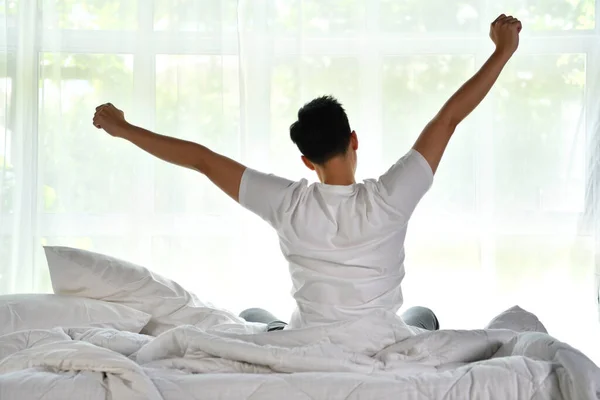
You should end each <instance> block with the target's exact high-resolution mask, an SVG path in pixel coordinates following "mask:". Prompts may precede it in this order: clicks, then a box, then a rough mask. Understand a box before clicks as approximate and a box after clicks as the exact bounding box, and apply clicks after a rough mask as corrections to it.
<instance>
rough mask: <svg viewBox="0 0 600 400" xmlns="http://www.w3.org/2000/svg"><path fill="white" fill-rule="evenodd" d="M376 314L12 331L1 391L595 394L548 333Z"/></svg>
mask: <svg viewBox="0 0 600 400" xmlns="http://www.w3.org/2000/svg"><path fill="white" fill-rule="evenodd" d="M382 321H383V320H380V319H377V318H376V317H374V318H372V319H370V320H361V321H354V322H347V323H339V324H335V325H333V326H328V327H323V328H319V329H309V330H289V331H280V332H271V333H261V332H257V329H255V328H256V326H252V325H250V326H243V325H237V324H235V325H234V324H231V325H219V326H212V327H204V328H199V327H197V326H181V327H178V328H175V329H173V330H170V331H167V332H165V333H163V334H161V335H160V336H158V337H156V338H153V337H150V336H145V335H139V334H134V333H128V332H120V331H116V330H111V329H102V328H70V329H66V328H55V329H52V330H30V331H21V332H15V333H12V334H9V335H5V336H2V337H0V398H1V399H2V400H12V399H18V400H25V399H45V400H54V399H61V400H64V399H70V398H77V399H80V398H86V399H96V398H98V399H101V398H102V399H105V398H112V399H127V400H136V399H151V400H152V399H157V400H159V399H160V400H162V399H165V400H171V399H173V400H174V399H178V400H179V399H183V400H185V399H190V400H191V399H214V398H219V399H270V398H273V399H275V398H277V399H280V398H281V397H282V396H284V395H285V398H286V400H293V399H358V398H369V399H375V398H411V399H423V400H424V399H428V400H429V399H445V400H449V399H465V398H478V399H513V398H514V399H517V398H518V399H548V398H552V399H583V400H586V399H594V400H596V399H600V370H599V369H598V368H597V366H596V365H594V364H593V363H592V362H591V361H590V360H589V359H588V358H587V357H585V356H584V355H583V354H581V353H580V352H578V351H577V350H575V349H573V348H571V347H570V346H568V345H567V344H565V343H561V342H558V341H556V340H555V339H553V338H552V337H551V336H548V335H547V334H545V333H540V332H523V333H517V332H515V331H512V330H503V329H493V330H479V331H439V332H428V333H423V334H418V335H414V334H413V333H412V332H411V331H410V330H409V329H407V327H406V326H405V325H402V324H398V325H393V324H392V325H389V324H383V323H381V322H382ZM512 327H513V329H514V325H513V326H512Z"/></svg>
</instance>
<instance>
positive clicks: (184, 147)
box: [94, 103, 246, 202]
mask: <svg viewBox="0 0 600 400" xmlns="http://www.w3.org/2000/svg"><path fill="white" fill-rule="evenodd" d="M94 126H96V127H97V128H99V129H104V130H105V131H106V132H108V133H109V134H110V135H112V136H115V137H120V138H123V139H125V140H128V141H129V142H131V143H133V144H134V145H136V146H137V147H139V148H141V149H142V150H144V151H146V152H148V153H150V154H152V155H153V156H155V157H158V158H160V159H161V160H164V161H167V162H169V163H171V164H175V165H179V166H182V167H186V168H190V169H193V170H196V171H198V172H200V173H202V174H204V175H206V176H207V177H208V179H210V180H211V181H212V182H213V183H214V184H215V185H217V186H218V187H219V188H220V189H221V190H223V191H224V192H225V193H227V194H228V195H229V197H231V198H232V199H234V200H235V201H237V202H239V201H240V199H239V191H240V183H241V181H242V176H243V175H244V171H245V170H246V167H245V166H244V165H242V164H240V163H238V162H237V161H234V160H232V159H230V158H228V157H225V156H223V155H221V154H218V153H215V152H214V151H212V150H210V149H208V148H207V147H205V146H202V145H201V144H198V143H194V142H189V141H187V140H181V139H177V138H173V137H169V136H164V135H160V134H157V133H154V132H151V131H149V130H146V129H144V128H140V127H138V126H135V125H132V124H130V123H128V122H127V121H126V120H125V117H124V114H123V112H122V111H121V110H119V109H117V108H116V107H115V106H113V105H112V104H110V103H109V104H105V105H102V106H100V107H98V108H97V109H96V114H95V115H94Z"/></svg>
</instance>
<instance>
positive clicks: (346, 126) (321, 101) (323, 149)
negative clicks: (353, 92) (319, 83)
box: [290, 96, 352, 165]
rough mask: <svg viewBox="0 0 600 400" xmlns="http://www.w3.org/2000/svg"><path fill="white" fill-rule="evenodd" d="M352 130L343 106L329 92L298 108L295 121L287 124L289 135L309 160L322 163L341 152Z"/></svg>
mask: <svg viewBox="0 0 600 400" xmlns="http://www.w3.org/2000/svg"><path fill="white" fill-rule="evenodd" d="M351 134H352V131H351V129H350V123H349V122H348V116H347V115H346V111H345V110H344V107H342V105H341V104H340V103H339V102H338V101H337V100H336V99H335V98H334V97H332V96H323V97H319V98H316V99H314V100H312V101H311V102H309V103H307V104H305V105H304V106H303V107H302V108H301V109H300V110H299V111H298V121H296V122H294V123H293V124H292V126H290V138H291V139H292V141H293V142H294V143H295V144H296V145H297V146H298V149H299V150H300V152H301V153H302V154H303V155H304V156H305V157H306V158H307V159H308V160H310V161H311V162H312V163H314V164H319V165H323V164H325V162H327V161H329V160H330V159H331V158H333V157H336V156H339V155H344V154H346V151H347V150H348V146H349V144H350V136H351Z"/></svg>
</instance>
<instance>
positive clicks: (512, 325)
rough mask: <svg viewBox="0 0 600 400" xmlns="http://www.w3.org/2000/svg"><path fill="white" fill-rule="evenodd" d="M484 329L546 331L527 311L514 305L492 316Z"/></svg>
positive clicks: (533, 315) (536, 318)
mask: <svg viewBox="0 0 600 400" xmlns="http://www.w3.org/2000/svg"><path fill="white" fill-rule="evenodd" d="M485 329H509V330H512V331H515V332H542V333H548V331H547V330H546V327H545V326H544V324H542V322H541V321H540V320H539V319H538V317H536V316H535V314H533V313H530V312H529V311H526V310H523V309H522V308H521V307H519V306H514V307H511V308H509V309H508V310H506V311H504V312H503V313H501V314H500V315H498V316H497V317H496V318H494V319H493V320H492V321H491V322H490V323H489V324H488V325H487V326H486V327H485Z"/></svg>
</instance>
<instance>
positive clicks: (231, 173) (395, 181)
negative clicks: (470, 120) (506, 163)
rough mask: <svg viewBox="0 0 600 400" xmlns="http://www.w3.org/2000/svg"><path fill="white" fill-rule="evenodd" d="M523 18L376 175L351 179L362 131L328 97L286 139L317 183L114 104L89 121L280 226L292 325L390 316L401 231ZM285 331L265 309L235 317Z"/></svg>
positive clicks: (504, 27) (498, 30) (498, 34)
mask: <svg viewBox="0 0 600 400" xmlns="http://www.w3.org/2000/svg"><path fill="white" fill-rule="evenodd" d="M520 30H521V23H520V22H519V21H518V20H517V19H515V18H513V17H510V16H508V17H507V16H505V15H501V16H499V17H498V18H497V19H496V20H495V21H494V22H493V23H492V24H491V29H490V36H491V39H492V40H493V42H494V43H495V45H496V48H495V51H494V52H493V54H492V55H491V56H490V58H489V59H488V60H487V61H486V63H485V64H484V65H483V66H482V67H481V69H480V70H479V71H478V72H477V73H476V74H475V75H474V76H473V77H472V78H471V79H469V80H468V81H467V82H466V83H465V84H464V85H463V86H462V87H461V88H460V89H459V90H458V91H457V92H456V93H455V94H454V95H453V96H452V97H451V98H450V99H449V100H448V101H447V102H446V103H445V104H444V106H443V107H442V108H441V109H440V111H439V112H438V113H437V115H436V116H435V117H434V118H433V119H432V120H431V121H430V122H429V124H427V126H426V127H425V129H424V130H423V132H422V133H421V135H420V136H419V138H418V139H417V141H416V142H415V144H414V146H413V148H412V149H411V150H409V152H408V153H407V154H406V155H404V156H403V157H402V158H400V159H399V160H398V162H396V163H395V164H394V165H392V166H391V168H390V169H389V170H388V171H387V172H385V173H384V174H383V175H382V176H380V177H379V178H378V179H369V180H366V181H364V182H362V183H356V181H355V178H354V174H355V171H356V164H357V150H358V137H357V135H356V132H354V131H353V130H352V129H351V128H350V125H349V123H348V118H347V116H346V113H345V111H344V109H343V108H342V106H341V105H340V104H339V103H338V102H337V101H336V100H335V99H334V98H333V97H320V98H317V99H315V100H313V101H311V102H309V103H308V104H306V105H305V106H304V107H302V108H301V109H300V111H299V112H298V120H297V121H296V122H294V123H293V124H292V125H291V127H290V137H291V139H292V141H293V142H294V143H295V144H296V145H297V146H298V149H299V150H300V152H301V153H302V157H301V158H302V162H303V163H304V164H305V165H306V167H307V168H309V169H310V170H312V171H315V172H316V174H317V176H318V178H319V181H320V182H318V183H313V184H308V182H307V181H306V180H304V179H303V180H301V181H299V182H293V181H290V180H287V179H285V178H281V177H278V176H275V175H267V174H264V173H261V172H258V171H255V170H253V169H250V168H247V167H245V166H244V165H242V164H240V163H238V162H236V161H233V160H231V159H229V158H227V157H225V156H223V155H220V154H217V153H215V152H213V151H211V150H209V149H208V148H206V147H204V146H202V145H200V144H197V143H192V142H188V141H184V140H179V139H175V138H172V137H168V136H162V135H158V134H156V133H152V132H149V131H147V130H145V129H142V128H139V127H136V126H133V125H131V124H129V123H128V122H127V121H126V120H125V118H124V114H123V112H122V111H120V110H118V109H117V108H115V107H114V106H113V105H112V104H110V103H109V104H104V105H101V106H100V107H98V108H97V109H96V114H95V115H94V121H93V122H94V125H95V126H96V127H97V128H101V129H104V130H105V131H106V132H108V133H109V134H110V135H112V136H116V137H120V138H123V139H126V140H128V141H130V142H132V143H133V144H135V145H136V146H138V147H140V148H141V149H143V150H145V151H147V152H149V153H151V154H153V155H154V156H156V157H158V158H160V159H162V160H165V161H167V162H170V163H173V164H177V165H180V166H183V167H187V168H191V169H194V170H197V171H198V172H200V173H202V174H204V175H206V176H207V177H208V178H209V179H210V180H211V181H212V182H213V183H214V184H215V185H217V186H218V187H219V188H221V189H222V190H223V191H224V192H225V193H227V194H228V195H229V196H230V197H231V198H233V199H234V200H235V201H237V202H239V203H240V204H241V205H242V206H244V207H245V208H247V209H249V210H250V211H252V212H254V213H256V214H257V215H259V216H260V217H262V218H263V219H264V220H266V221H267V222H268V223H269V224H271V226H272V227H273V228H274V229H275V230H276V231H277V233H278V235H279V239H280V243H281V249H282V251H283V255H284V256H285V258H286V259H287V261H288V262H289V268H290V272H291V276H292V281H293V295H294V298H295V300H296V303H297V308H296V311H295V312H294V314H293V316H292V319H291V321H290V327H292V328H300V327H308V326H316V325H322V324H327V323H331V322H336V321H342V320H349V319H355V318H360V317H362V316H366V315H373V313H381V314H382V315H385V314H391V315H394V316H395V314H396V313H397V312H398V310H399V309H400V307H401V306H402V302H403V299H402V291H401V288H400V284H401V282H402V279H403V278H404V245H403V244H404V238H405V236H406V230H407V225H408V222H409V219H410V216H411V214H412V213H413V211H414V209H415V207H416V206H417V204H418V203H419V201H420V200H421V198H422V197H423V195H424V194H425V193H426V192H427V190H428V189H429V187H430V186H431V184H432V181H433V175H434V174H435V171H436V170H437V167H438V164H439V163H440V160H441V158H442V155H443V153H444V150H445V149H446V146H447V144H448V141H449V140H450V137H451V136H452V134H453V133H454V131H455V129H456V127H457V126H458V124H459V123H460V122H461V121H462V120H463V119H464V118H465V117H466V116H467V115H469V114H470V113H471V112H472V111H473V110H474V109H475V107H477V105H478V104H479V103H480V102H481V101H482V100H483V98H484V97H485V96H486V95H487V93H488V92H489V90H490V89H491V87H492V85H493V84H494V82H495V81H496V79H497V78H498V76H499V75H500V72H501V71H502V69H503V67H504V66H505V64H506V63H507V62H508V60H509V59H510V58H511V56H512V55H513V53H514V52H515V51H516V49H517V47H518V43H519V32H520ZM241 316H242V317H244V318H245V319H247V320H249V321H253V322H264V323H267V324H268V329H269V330H276V329H282V328H283V326H284V325H285V324H284V323H283V322H280V321H276V318H275V317H273V316H272V315H270V314H269V313H268V312H266V311H264V310H259V309H250V310H247V311H245V312H244V313H242V315H241ZM403 319H404V321H405V322H406V323H407V324H409V325H413V326H418V327H420V328H424V329H429V330H434V329H439V326H438V321H437V319H436V317H435V315H433V313H432V312H431V311H430V310H428V309H425V308H413V309H410V310H409V311H407V313H405V314H404V315H403Z"/></svg>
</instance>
